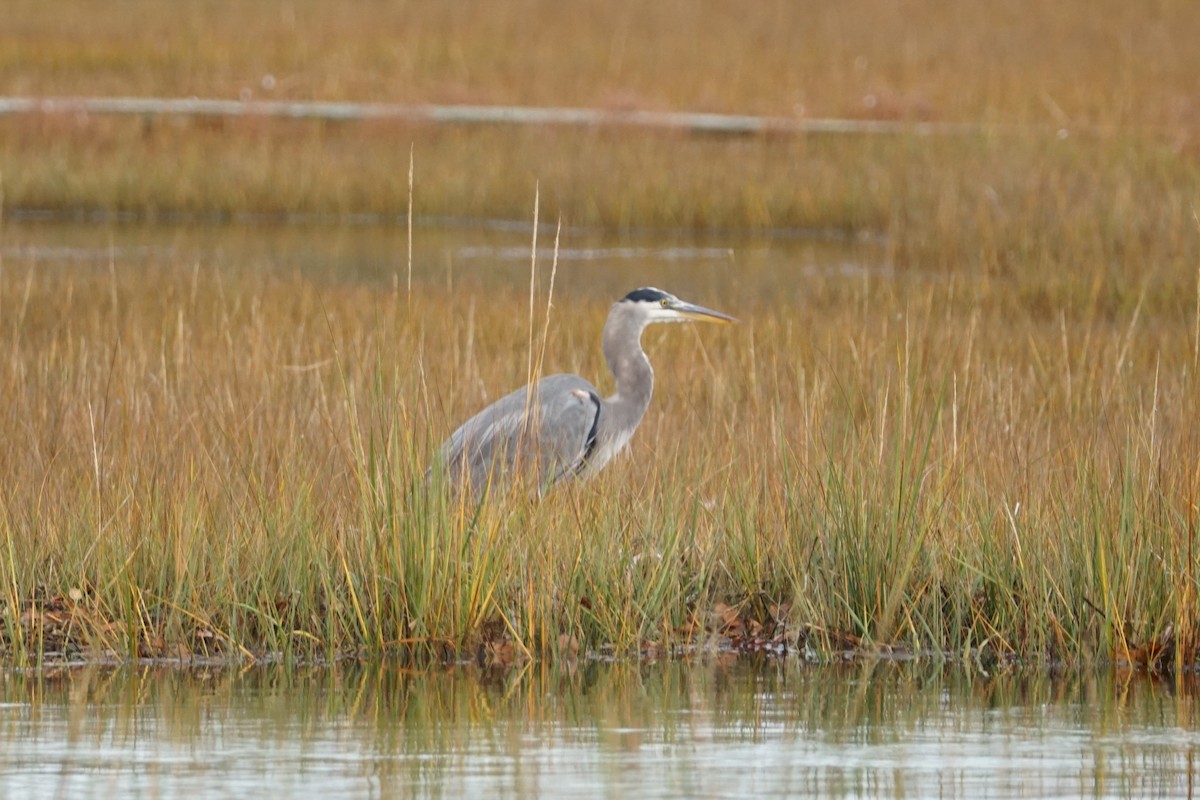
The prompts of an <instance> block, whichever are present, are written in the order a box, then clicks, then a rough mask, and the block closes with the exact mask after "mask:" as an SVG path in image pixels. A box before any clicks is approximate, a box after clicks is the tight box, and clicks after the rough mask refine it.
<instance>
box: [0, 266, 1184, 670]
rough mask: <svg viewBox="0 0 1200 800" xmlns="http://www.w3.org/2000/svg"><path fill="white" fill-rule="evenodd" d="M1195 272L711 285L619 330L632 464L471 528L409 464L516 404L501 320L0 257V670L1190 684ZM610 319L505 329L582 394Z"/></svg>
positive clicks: (264, 279)
mask: <svg viewBox="0 0 1200 800" xmlns="http://www.w3.org/2000/svg"><path fill="white" fill-rule="evenodd" d="M543 275H544V272H543ZM1196 279H1197V276H1196V275H1195V273H1189V271H1187V270H1183V269H1178V270H1175V271H1173V272H1167V271H1166V270H1164V271H1161V272H1158V273H1156V274H1155V275H1153V276H1152V277H1151V278H1148V279H1146V280H1145V281H1144V282H1143V284H1142V287H1141V291H1140V297H1141V298H1142V299H1141V300H1139V302H1138V303H1137V304H1135V305H1134V307H1133V308H1132V309H1129V310H1128V311H1126V310H1124V309H1125V306H1124V304H1123V303H1121V302H1112V301H1111V298H1110V297H1107V296H1104V297H1101V298H1099V299H1098V298H1096V297H1092V298H1088V299H1086V300H1085V301H1078V302H1079V303H1080V305H1082V306H1083V309H1084V310H1078V306H1076V307H1075V308H1076V310H1074V311H1072V312H1071V313H1070V314H1066V313H1063V314H1060V315H1059V316H1058V318H1057V319H1054V320H1043V319H1041V318H1039V317H1038V316H1037V315H1030V314H1028V313H1015V314H1014V310H1013V309H1014V304H1013V302H1012V299H1011V297H1009V296H1007V294H1005V293H1003V292H1001V291H999V290H997V289H996V288H995V287H994V286H993V287H991V288H989V289H988V290H987V291H979V290H978V287H976V290H973V291H966V290H964V288H963V287H962V286H961V285H960V284H958V283H956V282H953V281H924V280H911V281H896V280H889V281H855V280H846V279H844V278H840V277H836V276H831V277H825V278H812V279H811V281H810V283H809V284H808V285H806V287H805V292H804V298H805V299H804V300H803V301H801V302H799V303H797V302H796V301H795V300H793V299H790V298H784V299H774V300H771V299H763V298H762V297H761V296H760V294H759V289H757V288H756V287H753V286H749V285H747V286H731V287H730V291H729V294H728V296H726V297H723V298H721V302H720V305H721V306H722V307H723V308H727V309H731V310H735V311H737V313H739V314H740V315H741V316H742V317H743V318H744V319H745V320H746V323H745V324H744V325H742V326H740V327H739V328H737V329H730V330H728V331H725V330H722V331H715V332H714V331H712V330H700V329H689V328H680V329H677V330H672V331H670V332H669V334H670V335H668V334H663V335H654V336H647V347H648V348H649V349H650V352H651V356H652V358H653V359H654V362H655V364H656V365H657V367H658V376H659V380H660V387H659V390H658V391H657V393H656V397H655V402H654V407H653V409H652V411H651V414H650V415H649V417H648V419H647V420H646V422H645V423H644V425H643V427H642V430H640V431H639V433H638V435H637V437H635V440H634V445H633V449H632V455H631V457H629V458H624V459H622V460H620V461H619V462H617V463H616V464H614V465H612V466H611V467H610V469H609V470H607V471H606V472H605V473H603V474H602V475H601V476H599V477H598V478H597V479H596V480H594V481H592V482H590V483H586V484H578V485H575V484H572V485H568V486H565V487H563V488H562V490H561V491H556V492H554V493H552V494H550V495H549V496H547V497H546V498H545V499H543V500H541V501H532V500H531V499H530V497H529V496H528V494H527V493H523V492H513V493H510V494H504V493H499V494H497V495H496V496H494V497H492V498H491V499H490V500H489V501H488V502H486V503H484V504H482V505H476V504H474V503H472V502H469V501H468V500H467V499H465V498H463V497H458V498H455V497H453V496H451V495H448V494H446V493H444V492H441V491H438V488H439V487H437V486H436V480H435V482H434V483H435V485H433V486H432V487H431V486H429V485H428V484H427V483H426V475H425V470H426V467H427V465H428V464H429V463H430V460H431V458H432V457H433V453H434V451H435V449H436V446H437V443H438V442H439V441H440V439H441V438H442V437H443V436H444V435H445V433H446V432H448V431H449V430H450V429H451V428H452V427H453V425H454V424H456V423H457V421H459V420H461V419H463V418H465V416H467V415H468V414H469V413H471V412H473V411H474V410H475V409H476V408H478V407H479V406H480V405H481V404H483V403H485V402H487V401H488V400H489V399H494V398H495V397H497V396H499V394H500V393H502V392H505V391H507V390H508V389H509V388H511V387H512V386H513V385H516V384H519V383H521V382H523V381H524V380H525V378H526V374H525V370H526V361H527V360H526V358H525V357H524V355H523V353H525V352H526V351H527V349H528V348H529V347H530V341H529V331H530V330H531V322H530V320H528V319H525V318H524V317H525V315H524V314H518V315H511V314H509V313H507V309H510V308H521V307H523V306H527V303H528V297H527V296H525V295H523V294H522V292H521V291H512V292H508V291H504V290H501V291H498V292H497V291H495V290H489V293H488V298H489V302H487V303H482V302H480V303H477V304H471V303H469V302H467V299H468V298H469V297H472V296H475V293H476V290H475V289H474V288H472V286H471V285H470V284H469V283H468V284H464V285H460V286H459V287H458V288H456V289H455V290H454V291H453V292H447V291H445V290H439V289H437V288H434V287H431V286H418V287H415V288H414V294H413V297H412V301H411V306H410V303H409V299H408V297H407V296H406V293H404V292H401V291H400V290H399V287H398V286H397V287H394V288H392V289H387V288H372V287H366V286H354V285H346V284H341V283H321V282H315V281H313V280H310V279H305V278H303V277H300V276H298V275H292V274H280V273H271V272H265V273H253V272H246V271H237V270H223V269H222V268H221V265H220V264H191V265H180V264H173V263H160V264H149V265H126V264H121V263H112V264H111V265H109V266H108V267H107V268H97V269H82V270H81V269H79V268H78V266H70V265H66V266H55V265H46V264H39V265H36V266H35V265H32V264H30V265H23V264H14V263H11V261H10V262H8V263H5V264H4V267H3V274H2V276H0V333H2V336H3V340H2V343H0V352H3V359H2V361H0V368H2V370H3V381H2V382H0V385H2V386H3V387H5V388H4V393H5V394H4V397H3V404H2V405H3V409H4V411H3V414H0V426H2V428H3V437H4V440H5V441H6V442H8V445H9V446H8V447H6V448H5V449H4V452H3V455H0V459H2V462H0V466H2V469H3V474H4V475H5V476H6V480H5V484H6V491H5V493H4V496H3V503H2V506H0V526H2V527H3V537H2V541H3V552H4V558H3V567H4V569H3V576H2V581H3V592H2V598H3V600H2V602H3V605H4V615H3V623H2V625H3V636H4V647H5V651H6V652H7V654H8V656H9V657H10V658H12V659H16V660H23V659H27V658H30V659H34V660H37V659H41V658H45V657H49V656H53V657H56V658H57V657H61V655H63V654H65V655H67V656H84V657H90V658H112V657H116V658H125V657H139V656H141V657H145V656H158V657H162V656H169V657H183V656H186V657H194V656H198V655H200V656H202V655H206V654H208V655H213V656H216V657H221V658H226V657H233V658H248V657H255V658H261V657H268V656H270V657H280V658H287V659H314V658H336V657H340V656H343V655H345V654H350V653H356V654H360V655H370V654H384V653H403V654H408V655H410V656H411V655H417V654H423V655H433V656H436V657H442V658H461V657H467V656H470V657H479V658H482V659H485V660H486V659H489V658H490V659H495V660H498V661H501V662H504V661H506V660H511V659H513V658H519V657H523V656H534V657H538V656H545V655H553V654H559V655H567V656H570V655H573V654H576V653H580V652H616V653H628V652H637V651H641V650H644V649H645V648H654V649H657V648H662V647H673V646H679V645H703V646H712V645H720V644H721V643H724V645H723V646H728V645H730V644H734V645H737V644H741V645H742V646H747V647H755V646H774V647H778V646H788V647H794V648H804V649H806V650H807V651H808V652H809V653H810V654H813V655H816V656H820V655H822V654H830V653H833V652H837V651H840V650H842V649H845V648H847V647H852V648H861V647H866V648H875V647H884V648H888V649H896V648H898V649H900V650H903V651H912V652H921V653H926V652H936V653H939V654H949V655H951V656H953V657H962V658H970V659H982V660H984V661H985V662H989V661H990V660H994V659H998V658H1010V657H1020V658H1025V659H1030V660H1035V661H1079V660H1089V659H1095V658H1099V659H1108V658H1117V659H1123V660H1127V661H1131V662H1135V663H1141V664H1148V665H1150V666H1152V667H1155V668H1167V667H1170V666H1185V665H1191V664H1193V662H1194V661H1195V658H1196V640H1195V635H1196V634H1195V632H1196V605H1195V597H1196V575H1197V571H1196V568H1197V562H1196V559H1197V554H1196V553H1195V547H1194V537H1195V531H1196V512H1197V505H1196V502H1197V501H1196V498H1197V497H1198V496H1200V494H1198V490H1200V474H1198V472H1197V467H1196V465H1197V463H1200V429H1198V428H1197V422H1196V419H1197V416H1196V414H1195V404H1194V399H1195V396H1196V388H1197V387H1196V383H1197V379H1196V373H1195V364H1196V352H1195V345H1194V336H1193V332H1194V329H1195V325H1196V316H1195V315H1196V309H1195V307H1194V301H1192V302H1189V303H1188V304H1186V305H1184V304H1180V303H1177V302H1175V300H1174V298H1175V297H1176V296H1178V295H1180V294H1183V295H1185V296H1188V297H1193V298H1194V297H1195V292H1196V283H1195V281H1196ZM545 280H546V278H545V277H543V279H542V281H541V284H540V288H539V286H535V291H536V292H537V293H538V294H537V296H538V297H541V298H543V299H544V296H545V294H544V293H545V285H544V282H545ZM1169 281H1174V283H1169ZM1018 286H1019V285H1018V284H1017V283H1016V282H1013V283H1011V284H1009V286H1008V287H1007V288H1008V291H1012V290H1019V288H1018ZM1098 291H1099V292H1100V293H1102V294H1104V295H1107V293H1109V292H1120V291H1122V290H1121V289H1120V287H1108V288H1104V289H1100V290H1098ZM713 302H715V301H713ZM605 311H606V309H605V308H604V307H602V306H601V307H597V306H596V304H594V303H591V302H586V301H583V300H579V299H573V298H571V297H566V296H564V297H559V298H558V299H556V300H555V308H554V311H553V314H554V316H553V318H552V320H551V323H550V324H549V325H548V326H547V325H544V324H543V322H544V320H543V319H542V318H541V317H538V318H537V319H535V320H533V323H534V324H533V327H532V329H533V330H535V331H539V334H538V336H536V337H535V341H534V342H533V345H532V346H533V347H534V348H535V349H536V350H540V349H541V348H542V346H543V344H544V346H545V365H544V368H545V369H546V371H557V370H559V369H561V370H564V371H575V370H578V371H581V372H582V373H584V374H587V375H593V376H597V377H599V376H602V375H605V373H604V370H603V365H602V363H601V361H600V356H599V353H598V347H596V346H595V345H594V343H592V342H591V341H590V339H589V337H584V336H577V332H578V331H579V330H594V331H596V332H597V333H598V331H599V330H600V327H601V325H602V322H603V315H604V313H605ZM540 313H542V311H541V310H540V307H539V306H537V304H535V314H540ZM468 316H470V317H471V318H472V322H471V323H470V324H467V317H468ZM556 319H558V320H570V325H569V326H568V325H567V324H566V323H565V322H564V323H557V322H554V320H556ZM568 328H569V330H568ZM542 337H545V341H544V342H542V341H537V339H538V338H542ZM568 342H578V344H574V345H570V344H568ZM602 385H603V381H602ZM483 392H486V394H484V393H483Z"/></svg>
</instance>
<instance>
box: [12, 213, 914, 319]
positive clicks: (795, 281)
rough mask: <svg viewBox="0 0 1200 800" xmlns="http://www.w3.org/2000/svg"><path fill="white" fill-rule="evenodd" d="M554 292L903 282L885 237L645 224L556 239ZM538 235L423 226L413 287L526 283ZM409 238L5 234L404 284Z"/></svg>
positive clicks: (87, 256)
mask: <svg viewBox="0 0 1200 800" xmlns="http://www.w3.org/2000/svg"><path fill="white" fill-rule="evenodd" d="M555 236H556V231H555V228H554V227H553V226H542V227H541V228H540V229H539V231H538V238H537V262H538V266H537V269H538V270H539V274H540V275H541V276H542V277H543V280H544V279H545V277H546V275H547V274H548V272H549V270H550V269H551V266H552V264H554V262H555V258H556V254H555ZM558 238H559V241H558V247H557V268H556V281H555V287H556V288H555V291H556V293H557V294H558V295H559V296H560V297H561V296H574V297H581V298H595V299H597V300H600V301H604V302H611V301H612V300H613V299H614V298H616V297H620V296H621V295H623V294H625V293H626V292H628V291H629V290H631V289H633V288H636V287H638V286H659V287H662V288H666V289H669V290H671V291H674V292H677V293H679V294H680V295H681V296H689V297H695V299H697V300H708V301H709V302H715V301H716V298H718V297H720V296H722V295H723V294H725V293H727V292H729V291H730V290H731V289H733V288H734V287H736V288H737V289H738V291H739V293H740V294H741V295H742V296H743V297H746V296H750V297H753V296H756V295H758V296H763V297H772V298H775V299H779V298H780V296H781V293H782V294H783V295H784V296H786V295H787V294H788V293H799V292H803V291H804V290H805V287H804V281H803V280H801V279H803V278H820V279H826V278H832V279H834V280H837V279H840V278H846V279H859V278H862V277H878V278H882V279H884V280H891V279H893V277H894V276H893V273H892V271H891V269H890V267H889V266H888V264H887V263H886V254H885V250H884V248H883V247H882V246H881V244H880V242H877V241H870V240H846V239H844V238H839V237H838V236H836V235H833V234H829V233H820V232H809V234H804V233H803V232H778V233H776V234H775V235H772V236H766V237H757V238H745V237H739V236H721V235H717V234H713V235H705V236H697V235H696V234H692V233H685V232H679V233H674V232H671V231H646V232H642V233H630V234H627V235H625V236H623V237H620V238H614V237H613V236H612V235H611V234H608V233H605V232H601V231H587V230H570V231H566V232H563V233H562V234H561V235H559V237H558ZM532 245H533V230H532V227H531V226H530V225H529V224H528V223H522V222H512V223H509V222H498V221H491V222H486V221H485V222H471V221H440V222H425V223H421V224H419V225H417V226H416V227H415V228H414V230H413V234H412V250H413V253H412V273H411V284H412V286H413V288H414V291H419V290H420V288H421V287H422V286H423V285H426V286H429V285H432V286H437V287H450V288H454V287H460V286H465V285H469V286H470V287H471V288H472V289H478V288H483V289H486V288H490V287H494V286H504V287H509V288H517V289H522V290H524V289H526V288H527V287H528V286H529V273H530V261H531V253H532ZM408 246H409V237H408V232H407V230H406V228H405V226H404V225H403V224H392V225H378V224H369V223H368V222H366V221H364V222H363V223H362V224H347V223H346V222H345V221H342V222H341V223H340V224H334V223H321V222H320V221H318V220H310V221H308V222H306V223H295V222H293V223H269V222H258V223H254V224H249V223H248V224H233V225H226V224H211V225H205V224H195V223H193V224H147V223H139V222H132V221H130V222H122V221H119V220H113V219H101V220H99V221H89V220H88V219H61V218H52V217H47V218H40V217H38V216H36V215H34V216H30V215H28V214H25V215H21V214H18V215H17V216H16V217H15V218H12V217H11V216H10V217H9V218H7V219H6V220H5V221H4V225H3V227H2V228H0V258H3V260H4V262H5V263H8V264H14V265H33V266H37V265H50V264H75V265H78V266H79V267H80V268H84V269H86V268H92V269H108V268H109V266H110V264H111V265H115V266H116V267H117V268H128V267H137V266H138V265H139V264H155V265H165V266H168V267H174V268H183V269H190V268H192V267H193V266H196V265H199V266H201V267H205V268H208V267H217V268H220V269H221V270H225V271H230V270H233V271H236V270H252V271H273V272H287V273H299V274H301V275H304V276H305V277H307V278H309V279H312V280H317V281H330V282H350V283H360V284H367V285H372V284H374V285H381V286H386V287H388V288H391V287H393V286H399V287H400V288H401V289H402V290H403V289H406V288H407V286H408V285H409V283H410V276H409V257H408Z"/></svg>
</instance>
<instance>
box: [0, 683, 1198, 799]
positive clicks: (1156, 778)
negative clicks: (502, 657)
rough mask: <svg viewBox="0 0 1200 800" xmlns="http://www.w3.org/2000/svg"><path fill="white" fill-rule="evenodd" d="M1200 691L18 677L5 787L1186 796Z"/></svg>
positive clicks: (217, 792) (2, 763)
mask: <svg viewBox="0 0 1200 800" xmlns="http://www.w3.org/2000/svg"><path fill="white" fill-rule="evenodd" d="M1195 703H1196V683H1195V681H1194V680H1193V679H1191V678H1189V679H1188V680H1187V681H1184V682H1181V683H1180V684H1178V685H1177V684H1174V683H1169V682H1155V681H1151V680H1149V679H1147V678H1144V677H1139V676H1131V675H1128V674H1119V673H1112V672H1106V673H1087V674H1071V675H1060V676H1054V675H1048V674H1046V673H1043V672H1030V673H1025V672H1012V673H1008V674H1003V675H998V676H994V677H984V676H980V675H977V674H971V673H968V672H963V671H959V670H952V669H940V668H937V667H935V666H930V665H918V664H897V663H890V662H882V663H877V664H853V665H848V666H842V667H814V666H809V665H805V664H802V663H801V662H797V661H794V660H786V661H765V662H759V663H754V662H750V661H745V660H737V661H728V662H726V661H722V660H706V661H702V662H694V663H679V662H673V663H659V664H653V665H638V664H609V663H587V664H583V665H579V666H577V667H575V668H571V669H566V668H563V669H557V668H553V667H547V666H534V667H530V668H527V669H525V670H523V671H521V670H511V671H507V672H487V671H480V670H477V669H474V668H468V667H462V668H454V669H447V670H434V671H411V670H406V669H404V668H402V667H400V666H398V665H383V666H377V667H372V668H365V667H357V666H341V667H335V668H311V669H287V668H283V667H255V668H252V669H247V670H236V669H178V668H172V667H139V668H122V669H101V668H95V667H85V668H76V669H70V670H62V671H59V672H55V673H46V674H38V673H30V674H21V673H10V674H7V675H5V676H4V677H3V679H2V681H0V796H4V797H19V796H57V795H62V796H71V797H79V796H94V795H96V794H100V793H104V794H111V793H113V792H116V793H118V795H120V796H144V797H158V796H175V795H182V794H185V793H186V794H188V795H189V796H209V795H212V796H228V795H236V796H242V795H247V794H253V793H254V792H255V791H256V790H261V788H262V787H263V786H270V787H272V788H273V791H275V792H276V794H278V795H279V796H293V795H297V796H298V795H304V796H307V795H309V794H313V793H319V794H320V795H322V796H344V797H353V796H383V797H386V796H397V795H411V794H418V795H423V796H434V797H437V796H455V797H457V796H480V795H485V794H486V795H487V796H500V797H526V796H538V795H551V796H556V797H557V796H596V795H604V796H620V795H628V796H638V797H644V796H652V797H692V796H747V795H753V796H784V795H786V796H796V795H801V796H861V795H879V794H885V795H898V794H912V795H915V796H930V795H935V794H936V795H942V796H971V797H976V796H993V797H1005V796H1013V795H1021V796H1039V797H1048V796H1055V795H1058V796H1077V795H1080V794H1084V793H1086V794H1092V795H1097V796H1131V795H1133V796H1146V795H1152V796H1163V795H1188V796H1190V794H1191V792H1192V778H1191V775H1192V772H1193V769H1192V768H1193V765H1194V758H1195V754H1196V751H1197V747H1198V746H1200V733H1197V732H1196V731H1195V730H1194V723H1195V719H1194V714H1195V708H1196V705H1195Z"/></svg>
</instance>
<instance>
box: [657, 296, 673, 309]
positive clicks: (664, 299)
mask: <svg viewBox="0 0 1200 800" xmlns="http://www.w3.org/2000/svg"><path fill="white" fill-rule="evenodd" d="M658 302H659V305H661V306H662V307H663V308H666V307H667V306H669V305H671V301H670V300H668V299H667V298H665V297H664V298H663V299H662V300H659V301H658Z"/></svg>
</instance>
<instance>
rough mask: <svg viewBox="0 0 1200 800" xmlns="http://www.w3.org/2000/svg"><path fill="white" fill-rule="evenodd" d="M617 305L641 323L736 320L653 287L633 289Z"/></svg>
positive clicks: (730, 321) (728, 321)
mask: <svg viewBox="0 0 1200 800" xmlns="http://www.w3.org/2000/svg"><path fill="white" fill-rule="evenodd" d="M617 306H618V307H619V308H624V309H627V310H628V312H629V313H631V314H633V315H634V316H636V318H637V319H638V320H639V321H640V322H641V323H642V324H643V325H648V324H650V323H652V322H721V323H725V324H729V323H733V322H737V320H736V319H734V318H733V317H731V316H729V315H728V314H722V313H721V312H720V311H713V310H712V309H711V308H705V307H704V306H698V305H695V304H694V303H688V302H685V301H683V300H680V299H679V298H678V297H676V296H675V295H673V294H671V293H669V292H664V291H662V290H661V289H655V288H653V287H644V288H641V289H634V290H633V291H632V292H630V293H629V294H627V295H625V296H624V297H623V298H621V299H620V300H619V301H617Z"/></svg>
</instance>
